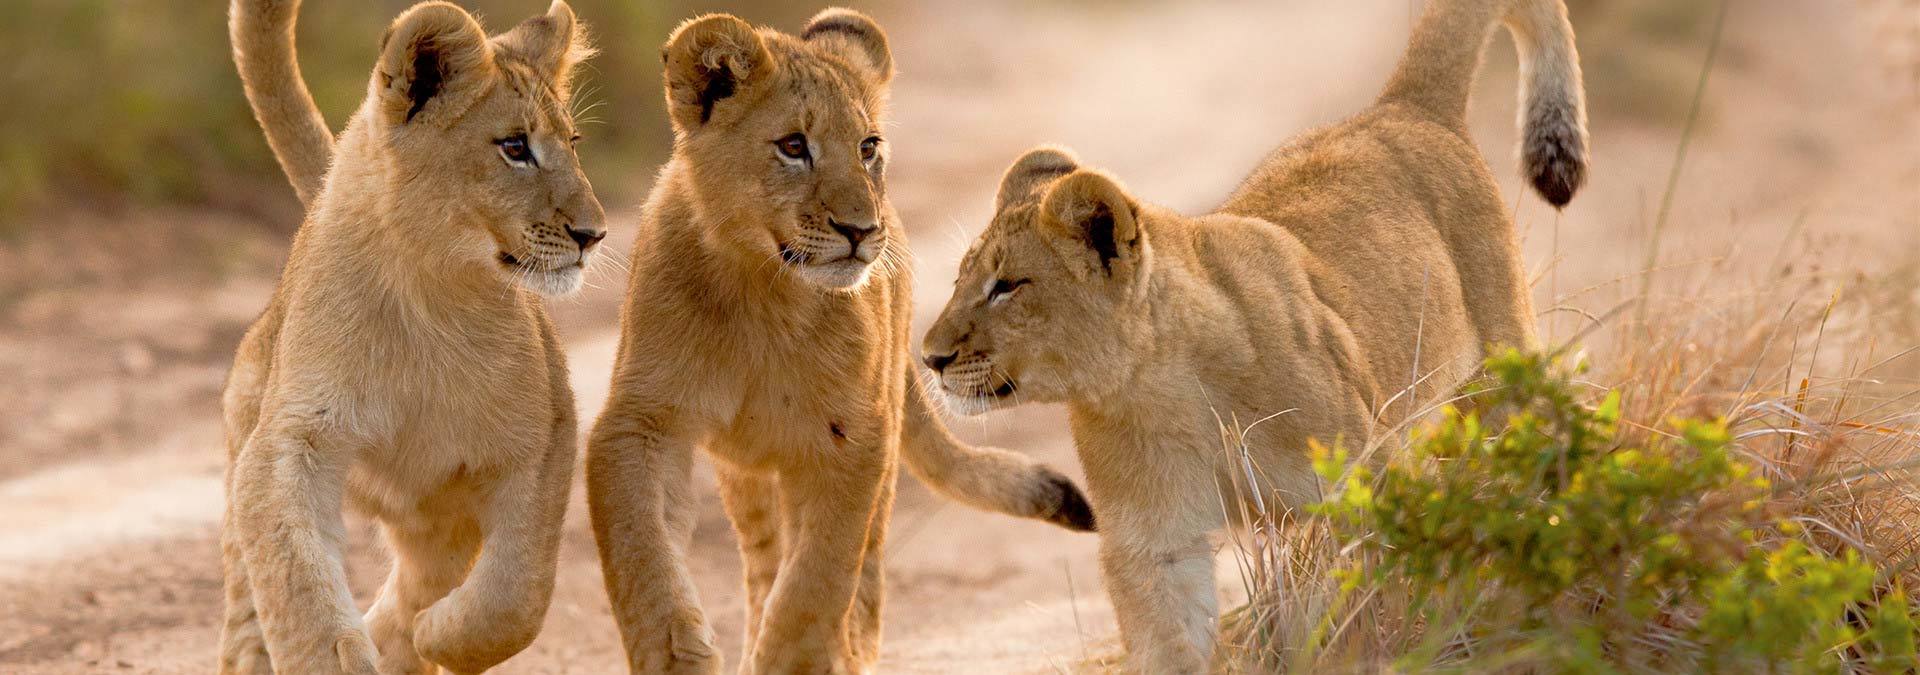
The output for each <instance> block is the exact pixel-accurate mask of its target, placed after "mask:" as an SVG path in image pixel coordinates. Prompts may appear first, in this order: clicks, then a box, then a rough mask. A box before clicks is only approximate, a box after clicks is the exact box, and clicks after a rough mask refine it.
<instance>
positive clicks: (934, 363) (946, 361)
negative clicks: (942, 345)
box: [925, 352, 960, 375]
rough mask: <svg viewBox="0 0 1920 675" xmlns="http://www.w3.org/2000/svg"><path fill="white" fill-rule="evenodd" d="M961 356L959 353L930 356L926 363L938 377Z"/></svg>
mask: <svg viewBox="0 0 1920 675" xmlns="http://www.w3.org/2000/svg"><path fill="white" fill-rule="evenodd" d="M959 355H960V354H959V352H955V353H952V354H928V355H927V358H926V359H925V361H926V364H927V367H928V368H931V369H933V372H934V374H936V375H937V374H939V373H940V372H941V371H944V370H946V369H947V366H948V365H951V364H952V363H953V359H954V358H955V357H958V356H959Z"/></svg>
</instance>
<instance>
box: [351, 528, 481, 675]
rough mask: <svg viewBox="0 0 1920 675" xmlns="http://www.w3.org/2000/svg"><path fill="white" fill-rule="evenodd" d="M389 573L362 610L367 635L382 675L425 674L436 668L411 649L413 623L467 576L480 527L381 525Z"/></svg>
mask: <svg viewBox="0 0 1920 675" xmlns="http://www.w3.org/2000/svg"><path fill="white" fill-rule="evenodd" d="M382 529H383V530H384V531H385V532H386V536H387V547H388V549H389V550H391V551H392V552H393V570H392V571H391V572H389V573H388V575H387V583H386V585H385V586H382V587H381V588H380V595H379V597H377V598H375V599H374V601H373V607H372V608H371V609H369V610H367V618H366V621H367V633H368V634H369V636H371V637H372V638H373V644H374V646H375V647H376V648H378V649H379V651H380V672H381V673H383V674H385V675H403V674H404V675H412V674H414V673H423V674H430V673H434V672H437V671H438V667H436V666H434V665H433V664H432V663H430V662H428V661H427V660H426V659H424V658H422V657H421V656H420V653H419V651H418V650H416V649H415V648H414V645H413V618H414V616H415V615H417V614H419V613H420V610H423V609H426V608H428V607H430V606H432V605H433V603H435V602H438V601H439V600H440V599H441V598H444V597H446V596H447V593H448V592H450V591H452V590H453V589H454V587H456V586H459V585H460V581H461V580H462V579H465V578H466V576H467V570H469V569H470V568H472V566H473V558H474V555H475V554H477V553H478V552H479V550H480V525H479V523H477V522H475V521H474V520H473V518H472V517H471V516H464V515H463V516H454V517H450V518H444V519H439V520H436V521H429V520H427V519H421V520H420V521H417V522H414V523H409V524H407V525H405V526H398V527H396V526H395V525H393V524H386V525H384V526H383V528H382Z"/></svg>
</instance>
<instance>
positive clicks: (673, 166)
mask: <svg viewBox="0 0 1920 675" xmlns="http://www.w3.org/2000/svg"><path fill="white" fill-rule="evenodd" d="M664 57H665V63H666V82H667V86H666V97H667V102H668V108H669V109H668V112H669V115H670V116H671V118H672V121H673V127H674V131H675V138H676V142H675V147H674V156H673V159H672V161H670V162H669V163H668V164H667V166H666V167H665V168H664V169H662V171H661V174H660V178H659V181H658V182H657V183H656V185H655V187H654V189H653V193H652V195H651V196H650V197H649V198H648V200H647V203H646V206H645V208H644V209H643V211H642V213H643V214H644V215H643V217H642V221H641V224H640V232H639V235H638V238H637V240H636V242H635V244H634V252H633V258H632V261H633V268H632V277H631V282H630V283H629V285H628V297H627V302H626V306H625V308H624V310H623V311H622V313H621V328H622V337H621V343H620V350H619V354H618V359H617V364H616V366H615V371H614V376H613V386H612V395H611V398H610V400H609V401H608V403H607V406H606V410H605V412H604V413H602V414H601V416H600V419H599V420H598V421H597V423H596V424H595V425H594V428H593V432H592V434H591V437H590V438H589V440H588V448H587V455H588V458H587V485H588V503H589V505H590V508H591V511H592V516H593V527H594V535H595V539H596V540H597V541H598V543H599V547H600V559H601V562H602V565H601V567H602V570H603V572H604V574H605V577H606V579H605V580H606V584H607V591H608V594H609V596H610V597H611V599H612V602H613V609H614V615H615V617H616V619H617V620H618V621H619V624H620V632H621V636H622V638H623V641H624V645H625V648H626V651H627V655H628V658H629V664H630V667H631V668H632V670H633V671H634V672H647V673H658V672H696V673H705V672H716V671H717V670H718V669H719V668H720V665H721V660H722V659H721V657H720V656H719V655H718V654H717V653H716V652H715V649H714V647H713V637H712V635H711V632H710V629H709V628H708V627H707V624H706V620H705V617H704V614H703V613H702V612H701V608H700V604H699V600H698V598H697V597H696V595H695V590H694V587H693V581H692V575H691V574H690V573H689V571H688V569H687V559H686V553H685V551H686V547H687V546H688V541H689V537H691V533H692V528H693V522H694V517H695V514H696V504H695V502H694V499H693V495H691V494H690V492H689V484H690V476H689V473H688V472H689V471H690V469H691V466H692V463H693V452H694V448H695V447H703V448H705V449H706V450H707V451H708V452H709V453H710V454H711V455H712V456H713V457H714V458H715V459H716V460H717V461H716V462H715V463H716V465H717V467H718V471H717V473H718V475H719V479H720V491H721V497H722V499H723V502H724V504H725V506H726V510H727V513H728V515H729V517H730V518H731V519H732V521H733V525H734V528H735V529H736V530H737V532H738V534H739V540H740V552H741V557H742V558H743V560H744V567H745V570H746V574H745V577H746V578H745V582H746V589H747V627H746V640H745V653H744V654H743V655H742V659H743V665H742V672H747V673H809V672H834V673H857V672H868V671H870V670H871V669H872V668H873V666H874V663H875V661H876V660H877V659H878V657H879V644H880V621H879V618H880V609H881V605H882V583H881V569H882V567H881V561H880V557H879V556H880V551H881V549H882V542H883V540H884V537H885V532H886V525H887V519H888V517H889V515H890V512H891V510H892V502H893V489H894V480H895V472H896V464H895V457H896V453H899V452H904V453H905V459H906V464H907V467H908V468H909V469H911V470H913V471H914V472H915V473H917V474H918V475H920V476H921V477H922V479H924V480H926V481H928V482H929V483H930V484H931V485H933V486H934V487H936V488H938V489H940V490H942V491H943V492H946V493H947V494H949V495H950V496H953V497H955V498H958V499H960V500H962V501H965V502H967V503H969V504H972V505H975V506H978V507H982V508H988V509H994V510H999V511H1002V512H1006V513H1010V514H1013V515H1018V516H1025V517H1030V518H1040V519H1046V520H1050V521H1053V522H1056V523H1059V524H1061V525H1064V526H1067V527H1072V528H1076V529H1090V528H1091V527H1092V524H1093V523H1092V515H1091V514H1090V513H1089V512H1088V511H1087V507H1086V503H1085V501H1084V499H1083V498H1082V497H1081V494H1080V492H1079V490H1078V488H1076V487H1075V486H1074V485H1073V484H1072V483H1071V482H1069V481H1067V480H1066V479H1064V478H1062V477H1061V476H1060V475H1059V474H1058V473H1056V472H1054V471H1052V470H1050V469H1047V468H1046V467H1043V466H1040V465H1037V464H1035V463H1033V462H1031V461H1030V460H1028V459H1026V458H1025V457H1023V456H1021V455H1018V454H1014V453H1010V452H1006V451H1003V450H996V449H992V448H972V447H967V446H965V445H962V444H960V443H959V442H958V441H956V440H955V439H954V438H953V437H952V436H951V435H949V434H948V433H947V431H946V429H945V428H944V427H943V426H942V424H941V421H940V419H939V418H938V417H937V416H936V413H934V412H933V411H932V410H931V408H930V406H929V405H928V403H927V399H926V396H925V392H924V391H922V389H921V387H920V383H919V382H918V381H917V380H916V379H915V378H914V377H913V376H912V372H911V369H910V368H909V364H908V357H907V354H908V345H907V341H908V335H907V326H908V321H909V318H910V314H911V312H910V309H911V308H910V306H909V303H910V302H911V298H912V292H911V286H910V283H911V279H910V278H909V276H908V275H909V272H910V266H909V264H908V261H907V257H906V243H905V241H904V239H903V235H902V233H901V226H900V224H899V222H898V219H897V217H896V216H895V214H894V212H893V209H892V208H891V206H890V205H889V204H888V203H887V200H886V191H885V187H886V184H885V180H884V176H885V167H886V162H887V159H888V155H889V152H890V151H889V149H888V147H887V145H886V143H885V141H884V139H882V138H881V134H882V130H883V129H884V128H885V126H884V112H885V111H884V106H885V97H886V92H887V82H888V80H889V79H890V78H891V76H892V68H893V67H892V61H891V57H890V56H889V55H888V50H887V46H886V38H885V36H884V34H883V33H882V32H881V29H880V27H879V26H878V25H877V24H875V23H874V22H873V21H872V20H870V19H868V18H866V17H865V16H862V15H860V14H858V13H855V12H851V11H847V10H837V9H836V10H827V11H825V12H822V13H821V14H819V15H818V16H816V17H814V18H813V19H812V21H810V22H809V23H808V25H807V27H806V29H805V30H804V31H803V32H802V34H801V35H799V36H792V35H787V34H784V33H780V32H778V31H774V30H771V29H758V30H756V29H754V28H753V27H751V26H749V25H747V24H746V23H745V22H742V21H741V20H739V19H736V18H734V17H731V16H724V15H711V16H705V17H700V18H697V19H694V20H691V21H688V22H687V23H685V24H682V25H681V26H680V27H679V29H678V30H676V31H675V32H674V34H673V36H672V37H671V38H669V40H668V42H667V45H666V47H665V50H664ZM793 134H803V135H804V139H805V140H804V142H798V143H797V144H796V146H795V147H798V148H802V150H800V151H799V152H798V156H788V155H787V154H783V150H782V149H781V148H782V145H783V144H782V143H780V141H781V140H782V139H788V137H789V136H791V135H793ZM863 144H865V145H866V146H867V147H868V148H870V149H871V150H872V152H871V153H870V154H867V153H863V150H862V147H863Z"/></svg>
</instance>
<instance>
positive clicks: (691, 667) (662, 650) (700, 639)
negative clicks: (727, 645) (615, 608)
mask: <svg viewBox="0 0 1920 675" xmlns="http://www.w3.org/2000/svg"><path fill="white" fill-rule="evenodd" d="M666 628H667V631H666V633H667V634H666V635H665V636H664V638H665V639H660V640H656V641H654V643H653V644H651V645H648V646H646V647H638V648H635V649H634V650H633V652H632V653H630V654H628V655H627V660H628V662H629V663H628V665H629V666H631V667H632V669H633V672H635V673H667V674H671V675H718V673H719V672H720V665H721V663H720V650H718V649H715V648H714V646H713V641H714V640H713V631H712V630H711V629H709V628H707V624H706V622H705V621H704V620H703V619H702V618H701V617H700V616H699V615H698V614H694V615H683V616H679V617H675V618H673V619H671V620H669V621H668V622H667V626H666Z"/></svg>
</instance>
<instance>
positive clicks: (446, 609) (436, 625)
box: [413, 590, 541, 673]
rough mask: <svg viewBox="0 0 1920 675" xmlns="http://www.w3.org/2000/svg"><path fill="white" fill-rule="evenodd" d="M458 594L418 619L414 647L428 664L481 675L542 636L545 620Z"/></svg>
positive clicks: (510, 606)
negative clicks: (429, 662)
mask: <svg viewBox="0 0 1920 675" xmlns="http://www.w3.org/2000/svg"><path fill="white" fill-rule="evenodd" d="M477 597H478V596H476V595H474V594H472V593H466V592H463V591H459V590H456V591H454V592H453V593H451V594H449V595H448V596H447V597H444V598H441V599H440V601H439V602H435V603H433V606H432V607H428V608H426V609H425V610H422V611H421V612H420V613H419V614H417V615H415V616H414V619H413V646H414V649H415V650H416V651H419V652H420V656H422V657H424V658H426V659H427V660H428V661H432V662H434V663H437V664H440V665H441V666H443V667H445V668H447V669H449V670H452V671H454V672H459V673H478V672H481V671H484V670H486V669H488V668H492V667H494V666H496V665H499V664H500V662H501V661H505V660H507V659H508V658H510V657H512V656H513V655H514V654H518V653H520V650H522V649H526V648H527V645H529V644H531V643H532V642H533V638H534V637H535V636H536V635H538V634H539V632H540V618H541V617H540V616H539V615H538V614H535V613H533V612H531V611H529V610H527V609H526V608H524V607H520V606H519V605H517V604H514V603H510V602H503V601H496V602H493V603H490V604H483V603H482V602H481V601H476V598H477Z"/></svg>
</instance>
